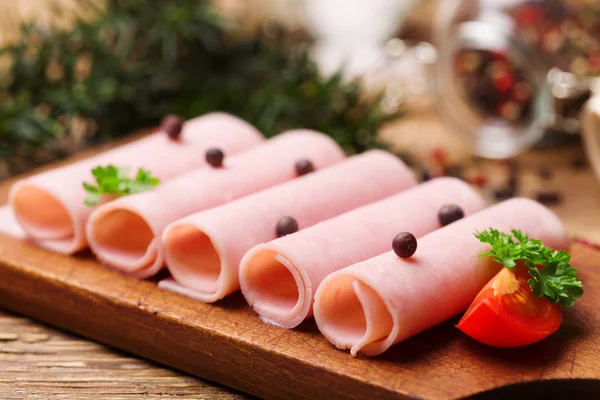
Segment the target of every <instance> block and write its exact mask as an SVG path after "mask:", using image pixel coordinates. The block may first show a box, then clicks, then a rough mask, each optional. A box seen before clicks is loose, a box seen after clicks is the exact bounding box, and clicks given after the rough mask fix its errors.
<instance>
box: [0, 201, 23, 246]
mask: <svg viewBox="0 0 600 400" xmlns="http://www.w3.org/2000/svg"><path fill="white" fill-rule="evenodd" d="M0 233H2V234H5V235H9V236H13V237H16V238H20V239H23V238H25V232H23V229H21V227H20V226H19V224H18V222H17V220H16V219H15V215H14V214H13V211H12V208H10V206H1V207H0Z"/></svg>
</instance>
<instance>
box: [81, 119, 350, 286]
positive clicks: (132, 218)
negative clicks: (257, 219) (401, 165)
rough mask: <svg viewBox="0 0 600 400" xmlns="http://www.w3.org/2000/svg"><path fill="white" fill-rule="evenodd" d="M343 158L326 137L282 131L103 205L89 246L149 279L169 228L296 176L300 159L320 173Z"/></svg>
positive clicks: (93, 217)
mask: <svg viewBox="0 0 600 400" xmlns="http://www.w3.org/2000/svg"><path fill="white" fill-rule="evenodd" d="M344 157H345V156H344V153H343V151H342V149H341V148H340V147H339V146H338V145H337V144H336V143H335V141H334V140H333V139H331V138H330V137H329V136H326V135H324V134H322V133H318V132H314V131H308V130H295V131H290V132H287V133H283V134H281V135H278V136H277V137H275V138H273V139H270V140H268V141H266V142H265V143H264V144H262V145H260V146H256V147H254V148H252V149H250V150H248V151H246V152H244V153H242V154H240V155H237V156H234V157H228V158H227V157H226V158H225V160H224V161H223V166H222V167H216V168H214V167H213V168H199V169H196V170H192V171H190V172H188V173H186V174H183V175H181V176H178V177H176V178H174V179H172V180H170V181H168V182H165V183H163V184H161V185H159V186H158V187H157V188H156V189H154V190H152V191H149V192H145V193H139V194H134V195H130V196H126V197H123V198H120V199H117V200H115V201H112V202H110V203H107V204H105V205H103V206H101V207H99V208H98V209H97V210H96V211H94V213H93V214H92V215H91V216H90V218H89V221H88V224H87V227H86V232H87V238H88V242H89V244H90V248H91V249H92V251H93V252H94V253H95V254H96V256H97V257H98V259H99V260H100V261H102V262H103V263H105V264H107V265H109V266H111V267H113V268H116V269H119V270H121V271H123V272H126V273H128V274H132V275H134V276H138V277H142V278H145V277H149V276H151V275H154V274H156V273H157V272H158V271H159V270H160V269H161V268H162V267H163V266H164V249H163V245H162V241H161V235H162V233H163V230H164V229H165V228H166V227H167V225H168V224H170V223H172V222H174V221H176V220H178V219H180V218H183V217H185V216H187V215H190V214H193V213H195V212H198V211H201V210H205V209H209V208H212V207H216V206H218V205H221V204H224V203H227V202H229V201H232V200H235V199H237V198H240V197H242V196H245V195H248V194H251V193H253V192H257V191H259V190H261V189H264V188H267V187H269V186H273V185H276V184H278V183H281V182H284V181H287V180H290V179H293V178H296V177H297V172H296V170H295V163H296V162H298V160H310V162H311V163H312V165H313V166H314V168H316V169H322V168H325V167H328V166H330V165H332V164H335V163H337V162H339V161H341V160H343V159H344ZM238 234H243V232H242V231H239V232H238Z"/></svg>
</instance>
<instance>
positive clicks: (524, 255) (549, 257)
mask: <svg viewBox="0 0 600 400" xmlns="http://www.w3.org/2000/svg"><path fill="white" fill-rule="evenodd" d="M475 237H476V238H477V239H479V240H480V241H481V242H483V243H488V244H490V245H491V246H492V248H491V250H489V251H487V252H485V253H482V254H480V255H479V257H494V261H495V262H498V263H500V264H502V265H504V266H505V267H506V268H508V269H511V270H512V269H514V268H515V266H516V265H517V261H523V262H524V263H525V265H526V266H527V267H528V268H529V275H530V276H531V278H529V279H528V280H527V283H529V286H530V287H531V290H532V291H533V294H534V295H535V296H536V297H540V298H541V297H546V298H547V299H548V300H550V301H551V302H553V303H559V304H560V305H561V306H563V307H573V305H575V300H576V299H577V298H578V297H581V296H582V295H583V284H582V283H581V281H580V280H579V279H577V270H576V269H575V268H573V267H571V265H570V264H569V261H570V260H571V255H570V254H569V253H567V252H566V251H564V250H552V249H550V248H548V247H546V246H544V243H542V241H541V240H535V239H530V238H529V237H528V236H527V235H526V234H525V233H523V232H521V231H519V230H516V229H514V230H513V231H512V235H510V234H507V233H503V232H500V231H498V230H496V229H492V228H490V229H488V230H485V231H483V232H476V233H475ZM537 266H543V267H544V268H543V269H538V268H537Z"/></svg>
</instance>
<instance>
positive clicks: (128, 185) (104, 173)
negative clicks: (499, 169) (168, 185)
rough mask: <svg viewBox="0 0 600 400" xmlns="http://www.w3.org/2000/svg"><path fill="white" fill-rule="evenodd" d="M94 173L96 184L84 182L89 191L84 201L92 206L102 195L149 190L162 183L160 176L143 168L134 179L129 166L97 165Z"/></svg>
mask: <svg viewBox="0 0 600 400" xmlns="http://www.w3.org/2000/svg"><path fill="white" fill-rule="evenodd" d="M92 175H93V176H94V179H95V180H96V185H93V184H91V183H88V182H83V188H84V189H85V190H86V191H87V192H88V194H87V195H86V197H85V199H84V200H83V202H84V203H85V205H87V206H90V207H91V206H95V205H96V204H98V202H99V201H100V199H101V198H102V195H105V194H110V195H115V196H117V197H121V196H127V195H128V194H132V193H141V192H147V191H148V190H151V189H152V188H154V187H155V186H157V185H158V184H159V183H160V180H159V179H158V178H156V177H153V176H152V173H151V172H150V171H148V170H146V169H143V168H140V169H138V171H137V174H136V175H135V178H134V179H130V178H129V169H128V168H127V167H116V166H114V165H107V166H106V167H102V166H97V167H95V168H93V169H92Z"/></svg>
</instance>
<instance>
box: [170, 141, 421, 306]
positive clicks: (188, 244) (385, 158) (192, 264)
mask: <svg viewBox="0 0 600 400" xmlns="http://www.w3.org/2000/svg"><path fill="white" fill-rule="evenodd" d="M414 183H415V182H414V178H413V175H412V172H411V171H410V170H409V169H408V168H407V167H406V166H405V165H404V164H403V163H402V162H401V161H400V160H399V159H398V158H397V157H395V156H393V155H391V154H389V153H386V152H383V151H378V150H373V151H369V152H367V153H365V154H362V155H359V156H354V157H351V158H349V159H347V160H346V161H344V162H341V163H339V164H337V165H334V166H333V167H329V168H327V169H324V170H322V171H318V172H316V173H312V174H309V175H307V176H305V177H302V178H300V179H296V180H294V181H291V182H286V183H283V184H281V185H279V186H276V187H274V188H271V189H267V190H264V191H262V192H258V193H255V194H253V195H250V196H248V197H245V198H242V199H240V200H236V201H234V202H231V203H228V204H225V205H223V206H220V207H217V208H214V209H212V210H208V211H204V212H201V213H198V214H194V215H191V216H189V217H186V218H184V219H182V220H180V221H177V222H175V223H173V224H172V225H170V226H169V227H168V228H167V229H166V230H165V233H164V235H163V241H164V245H165V253H166V260H167V266H168V268H169V270H170V271H171V274H172V275H173V277H174V278H175V280H176V282H174V281H172V280H167V281H163V282H161V286H162V287H164V288H168V289H172V290H176V291H179V292H181V293H184V294H187V295H189V296H192V297H194V298H197V299H199V300H201V301H205V302H214V301H217V300H219V299H222V298H223V297H225V296H226V295H228V294H230V293H233V292H235V291H236V290H238V289H239V279H238V267H239V262H240V260H241V259H242V256H243V255H244V253H246V251H248V250H249V249H250V248H251V247H252V246H255V245H257V244H259V243H261V242H266V241H269V240H273V239H275V237H276V234H275V226H276V224H277V222H278V220H279V219H280V218H281V217H282V216H286V215H287V216H292V217H293V218H295V219H296V221H297V222H298V225H299V228H305V227H307V226H310V225H313V224H315V223H317V222H319V221H323V220H325V219H328V218H331V217H334V216H336V215H339V214H342V213H344V212H346V211H349V210H352V209H354V208H356V207H359V206H361V205H363V204H367V203H370V202H372V201H376V200H379V199H381V198H384V197H386V196H389V195H391V194H393V193H397V192H399V191H401V190H403V189H405V188H407V187H410V186H412V185H413V184H414ZM177 283H178V284H179V285H181V286H179V285H177Z"/></svg>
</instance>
